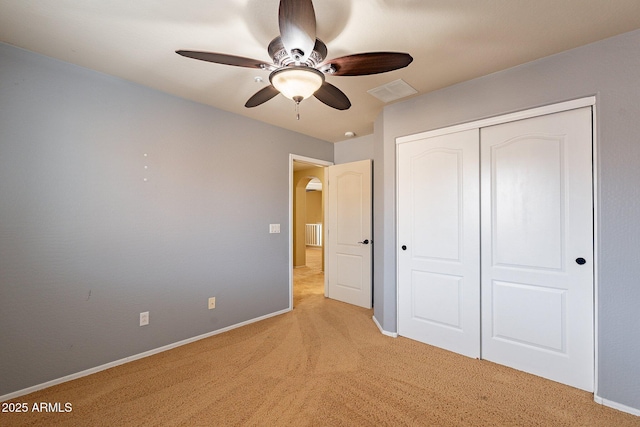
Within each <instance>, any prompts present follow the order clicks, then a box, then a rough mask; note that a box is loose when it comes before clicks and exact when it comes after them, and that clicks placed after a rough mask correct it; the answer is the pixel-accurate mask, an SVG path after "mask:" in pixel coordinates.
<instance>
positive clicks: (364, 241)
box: [358, 239, 369, 245]
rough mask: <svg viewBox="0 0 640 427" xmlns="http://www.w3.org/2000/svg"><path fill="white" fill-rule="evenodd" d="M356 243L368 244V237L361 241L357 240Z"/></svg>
mask: <svg viewBox="0 0 640 427" xmlns="http://www.w3.org/2000/svg"><path fill="white" fill-rule="evenodd" d="M358 243H362V244H363V245H368V244H369V239H364V240H363V241H362V242H358Z"/></svg>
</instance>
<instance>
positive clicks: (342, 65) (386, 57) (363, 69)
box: [318, 52, 413, 76]
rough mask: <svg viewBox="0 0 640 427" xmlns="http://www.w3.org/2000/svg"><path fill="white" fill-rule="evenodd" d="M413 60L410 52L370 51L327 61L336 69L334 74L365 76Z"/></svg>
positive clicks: (389, 69) (383, 71)
mask: <svg viewBox="0 0 640 427" xmlns="http://www.w3.org/2000/svg"><path fill="white" fill-rule="evenodd" d="M412 61H413V58H412V57H411V55H409V54H408V53H398V52H369V53H358V54H355V55H347V56H343V57H341V58H336V59H332V60H331V61H327V62H326V65H331V66H332V68H334V69H335V71H334V72H333V73H331V75H333V76H365V75H368V74H378V73H386V72H388V71H393V70H397V69H400V68H404V67H406V66H407V65H409V64H411V62H412ZM324 65H325V64H322V65H321V66H320V67H318V68H322V67H323V66H324Z"/></svg>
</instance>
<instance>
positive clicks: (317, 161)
mask: <svg viewBox="0 0 640 427" xmlns="http://www.w3.org/2000/svg"><path fill="white" fill-rule="evenodd" d="M294 161H295V162H300V163H308V164H310V165H316V166H324V167H327V166H331V165H333V162H329V161H327V160H320V159H313V158H311V157H305V156H299V155H297V154H293V153H289V310H293V162H294ZM325 182H326V178H325ZM326 193H327V192H326V191H323V192H322V200H323V204H324V206H325V212H324V217H325V218H326V217H327V212H326V209H327V203H324V198H325V197H326ZM323 228H324V231H323V232H324V236H323V239H324V244H325V247H326V245H327V242H328V240H327V239H328V238H329V237H328V236H327V231H326V230H327V227H323ZM326 273H327V272H326V269H325V275H324V277H325V280H324V294H325V296H327V274H326Z"/></svg>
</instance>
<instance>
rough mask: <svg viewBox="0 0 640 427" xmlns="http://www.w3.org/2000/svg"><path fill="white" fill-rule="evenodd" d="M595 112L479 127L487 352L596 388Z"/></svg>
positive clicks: (509, 363)
mask: <svg viewBox="0 0 640 427" xmlns="http://www.w3.org/2000/svg"><path fill="white" fill-rule="evenodd" d="M591 129H592V125H591V109H590V108H582V109H577V110H571V111H566V112H562V113H557V114H552V115H547V116H541V117H536V118H532V119H527V120H521V121H517V122H512V123H506V124H502V125H497V126H492V127H488V128H483V129H482V130H481V159H482V166H481V170H482V176H481V183H482V190H481V195H482V264H481V267H482V358H483V359H487V360H491V361H494V362H497V363H500V364H503V365H507V366H511V367H513V368H516V369H519V370H523V371H526V372H530V373H533V374H535V375H539V376H542V377H546V378H549V379H552V380H555V381H559V382H562V383H565V384H568V385H571V386H574V387H577V388H580V389H584V390H587V391H593V379H594V355H593V351H594V344H593V273H594V270H593V202H592V197H593V196H592V155H591V152H592V148H591V147H592V136H591Z"/></svg>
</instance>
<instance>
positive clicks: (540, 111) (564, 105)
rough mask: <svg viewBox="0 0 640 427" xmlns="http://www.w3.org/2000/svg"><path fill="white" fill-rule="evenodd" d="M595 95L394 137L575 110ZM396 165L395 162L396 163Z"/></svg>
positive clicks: (414, 137)
mask: <svg viewBox="0 0 640 427" xmlns="http://www.w3.org/2000/svg"><path fill="white" fill-rule="evenodd" d="M595 103H596V97H595V96H588V97H585V98H580V99H574V100H572V101H565V102H560V103H559V104H551V105H545V106H543V107H537V108H531V109H528V110H522V111H518V112H515V113H509V114H504V115H500V116H495V117H489V118H486V119H481V120H476V121H473V122H468V123H462V124H459V125H454V126H448V127H444V128H440V129H434V130H429V131H426V132H420V133H416V134H413V135H407V136H401V137H398V138H396V144H404V143H405V142H411V141H415V140H418V139H424V138H432V137H435V136H440V135H446V134H449V133H455V132H462V131H465V130H469V129H476V128H484V127H487V126H493V125H499V124H503V123H508V122H515V121H516V120H524V119H530V118H532V117H538V116H544V115H547V114H553V113H559V112H561V111H568V110H575V109H576V108H582V107H590V106H593V105H595ZM396 166H397V163H396Z"/></svg>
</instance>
